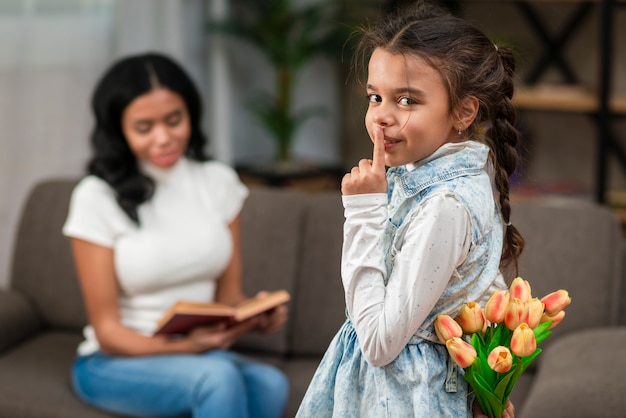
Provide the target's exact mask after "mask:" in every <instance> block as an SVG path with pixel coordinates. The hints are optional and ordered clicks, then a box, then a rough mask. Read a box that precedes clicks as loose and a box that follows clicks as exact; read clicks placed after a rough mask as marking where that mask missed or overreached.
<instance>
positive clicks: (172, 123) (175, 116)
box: [122, 87, 191, 168]
mask: <svg viewBox="0 0 626 418" xmlns="http://www.w3.org/2000/svg"><path fill="white" fill-rule="evenodd" d="M122 131H123V132H124V136H125V137H126V141H127V142H128V146H129V147H130V149H131V151H132V152H133V154H135V156H136V157H137V158H138V159H140V160H142V161H145V162H147V163H150V164H152V165H154V166H156V167H159V168H169V167H172V166H173V165H174V164H176V162H177V161H178V160H179V159H180V157H182V156H183V155H184V154H185V151H186V150H187V144H188V143H189V137H190V135H191V125H190V121H189V112H188V111H187V106H186V105H185V101H184V100H183V98H182V97H181V96H180V95H178V94H177V93H174V92H173V91H171V90H169V89H167V88H163V87H159V88H156V89H154V90H152V91H150V92H148V93H146V94H143V95H141V96H139V97H137V98H136V99H135V100H133V101H132V102H130V104H129V105H128V106H127V107H126V109H124V112H123V113H122Z"/></svg>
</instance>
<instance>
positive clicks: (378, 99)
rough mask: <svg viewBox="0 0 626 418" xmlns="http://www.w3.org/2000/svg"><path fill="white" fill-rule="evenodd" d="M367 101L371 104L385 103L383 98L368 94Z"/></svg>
mask: <svg viewBox="0 0 626 418" xmlns="http://www.w3.org/2000/svg"><path fill="white" fill-rule="evenodd" d="M367 100H368V101H369V102H370V103H380V102H382V101H383V98H382V97H380V96H379V95H378V94H368V95H367Z"/></svg>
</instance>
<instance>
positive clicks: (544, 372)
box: [520, 327, 626, 418]
mask: <svg viewBox="0 0 626 418" xmlns="http://www.w3.org/2000/svg"><path fill="white" fill-rule="evenodd" d="M541 355H542V356H543V361H542V362H541V368H540V369H539V371H538V372H537V376H536V378H535V380H534V384H533V386H532V388H531V389H530V392H529V394H528V397H527V399H526V403H525V404H524V406H523V408H522V409H521V411H520V417H522V418H532V417H552V418H577V417H585V418H586V417H596V418H618V417H619V418H621V417H623V416H624V411H626V396H624V394H625V393H626V379H624V370H626V327H607V328H599V329H590V330H585V331H579V332H574V333H570V334H568V335H565V336H563V337H561V338H559V339H557V340H556V341H555V342H554V343H553V344H552V345H551V346H550V347H548V348H547V349H546V350H545V352H543V353H542V354H541Z"/></svg>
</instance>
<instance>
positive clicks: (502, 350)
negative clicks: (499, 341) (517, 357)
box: [487, 345, 513, 373]
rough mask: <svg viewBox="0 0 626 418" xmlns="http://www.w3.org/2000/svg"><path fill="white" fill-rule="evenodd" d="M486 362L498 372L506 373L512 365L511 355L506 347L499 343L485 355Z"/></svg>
mask: <svg viewBox="0 0 626 418" xmlns="http://www.w3.org/2000/svg"><path fill="white" fill-rule="evenodd" d="M487 363H489V367H491V368H492V369H493V370H495V371H496V372H498V373H506V372H508V371H509V370H511V366H513V356H512V355H511V352H510V351H509V349H508V348H506V347H504V346H502V345H499V346H497V347H496V348H494V349H493V350H491V353H489V356H488V357H487Z"/></svg>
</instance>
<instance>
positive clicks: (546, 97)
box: [513, 84, 626, 115]
mask: <svg viewBox="0 0 626 418" xmlns="http://www.w3.org/2000/svg"><path fill="white" fill-rule="evenodd" d="M513 103H515V105H516V106H517V107H518V108H520V109H529V110H553V111H562V112H574V113H594V112H597V111H599V110H600V101H599V98H598V94H597V93H596V92H594V91H593V90H591V89H588V88H584V87H578V86H571V85H550V84H539V85H536V86H532V87H529V86H517V87H516V90H515V95H514V96H513ZM609 111H610V112H611V113H613V114H619V115H626V95H616V96H614V97H613V98H611V100H610V101H609Z"/></svg>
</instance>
